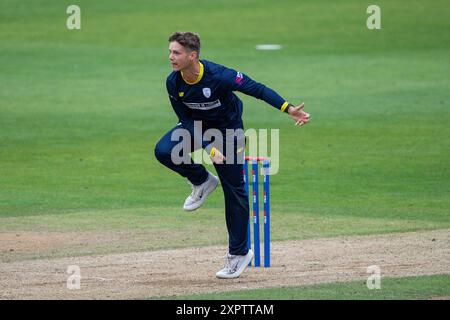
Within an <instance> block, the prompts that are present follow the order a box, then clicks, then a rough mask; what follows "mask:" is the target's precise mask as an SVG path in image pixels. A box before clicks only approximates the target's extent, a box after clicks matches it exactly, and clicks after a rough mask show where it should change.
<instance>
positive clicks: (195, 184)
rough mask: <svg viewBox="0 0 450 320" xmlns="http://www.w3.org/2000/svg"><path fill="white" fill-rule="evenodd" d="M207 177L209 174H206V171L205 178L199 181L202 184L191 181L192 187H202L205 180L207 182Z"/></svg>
mask: <svg viewBox="0 0 450 320" xmlns="http://www.w3.org/2000/svg"><path fill="white" fill-rule="evenodd" d="M208 177H209V173H208V171H206V177H205V178H204V179H203V180H201V181H202V182H200V183H198V184H197V183H193V182H192V181H191V183H192V184H193V185H194V186H200V185H202V184H204V183H205V182H206V180H208Z"/></svg>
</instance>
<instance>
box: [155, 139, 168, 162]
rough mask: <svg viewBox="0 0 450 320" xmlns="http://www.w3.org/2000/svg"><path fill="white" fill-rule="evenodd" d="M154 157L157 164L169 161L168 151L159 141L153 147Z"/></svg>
mask: <svg viewBox="0 0 450 320" xmlns="http://www.w3.org/2000/svg"><path fill="white" fill-rule="evenodd" d="M155 157H156V159H158V161H159V162H162V163H164V162H167V161H168V160H170V150H169V148H167V146H166V145H165V144H164V143H163V142H161V141H159V142H158V143H157V144H156V146H155Z"/></svg>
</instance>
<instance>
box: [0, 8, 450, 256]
mask: <svg viewBox="0 0 450 320" xmlns="http://www.w3.org/2000/svg"><path fill="white" fill-rule="evenodd" d="M187 3H189V5H188V4H187ZM70 4H74V2H73V1H61V0H36V1H32V2H30V1H25V0H0V43H1V46H0V83H1V85H0V232H2V233H3V232H21V231H30V232H61V233H71V232H85V233H92V234H103V233H107V234H117V233H120V232H122V233H126V234H128V235H130V236H127V239H131V240H129V241H128V242H127V241H121V242H120V243H113V244H111V245H102V246H97V247H96V246H94V245H93V246H91V247H89V248H87V249H86V250H84V251H82V252H81V251H77V250H76V249H74V250H73V251H70V250H69V251H64V252H40V253H38V254H32V255H27V256H22V257H20V256H18V255H16V256H14V255H8V259H22V258H27V259H28V258H40V257H56V256H61V255H77V254H78V255H79V254H95V253H109V252H127V251H132V250H152V249H164V248H176V247H191V246H194V245H195V246H204V245H212V244H224V245H225V244H226V239H227V234H226V230H225V221H224V209H223V196H222V193H221V192H220V191H218V192H215V193H214V194H213V195H212V196H211V197H210V198H209V199H208V201H207V203H206V205H205V206H204V208H202V209H200V210H199V211H198V212H197V213H196V214H186V213H185V212H183V211H182V209H181V206H182V203H183V201H184V198H185V196H187V194H188V193H189V192H190V188H189V186H188V185H187V183H185V182H184V181H183V180H182V179H180V178H179V177H178V176H177V175H175V174H173V173H171V172H169V171H168V170H167V169H165V168H164V167H163V166H162V165H160V164H159V163H158V162H157V160H156V159H155V157H154V155H153V148H154V146H155V144H156V142H157V141H158V140H159V138H160V137H161V136H162V135H163V134H164V133H165V132H166V131H167V130H169V129H170V128H171V127H172V126H174V125H175V124H176V117H175V115H174V113H173V111H172V108H171V107H170V105H169V100H168V97H167V93H166V89H165V78H166V76H167V75H168V73H169V72H170V67H169V65H168V62H167V60H168V59H167V56H168V49H167V47H168V43H167V38H168V36H169V34H170V33H172V32H173V31H176V30H193V31H196V32H198V33H200V35H201V37H202V44H203V46H202V52H201V56H202V58H204V59H210V60H213V61H216V62H218V63H221V64H224V65H227V66H229V67H233V68H235V69H238V70H240V71H242V72H245V73H247V74H249V75H250V76H251V77H253V78H254V79H256V80H258V81H260V82H262V83H264V84H266V85H268V86H270V87H272V88H273V89H275V90H277V91H278V92H279V93H280V94H281V95H282V96H283V97H285V98H286V99H288V100H290V101H292V102H293V103H299V102H301V101H305V103H306V108H305V110H307V111H308V112H310V113H311V115H312V121H311V123H310V124H308V125H307V126H304V127H301V128H298V127H295V126H294V125H293V123H292V122H291V120H290V119H289V118H288V117H287V116H286V115H283V114H280V113H279V112H278V111H277V110H275V109H274V108H272V107H270V106H268V105H266V104H265V103H264V102H262V101H257V100H255V99H253V98H251V97H246V96H244V95H242V94H239V96H240V97H241V98H242V99H243V100H244V109H245V110H244V122H245V126H246V128H256V129H258V128H266V129H279V130H280V171H279V173H278V174H277V175H276V176H273V177H272V179H271V203H272V221H271V222H272V240H274V241H278V240H288V239H305V238H320V237H331V236H339V235H364V234H379V233H389V232H403V231H414V230H426V229H442V228H449V227H450V210H449V208H450V126H449V123H450V109H449V106H450V90H449V88H450V60H449V58H448V57H449V56H450V32H449V31H450V21H449V20H448V17H449V16H450V7H449V6H448V3H447V1H443V0H442V1H438V0H435V1H427V2H423V1H378V2H377V4H378V5H379V6H380V7H381V12H382V15H381V17H382V22H381V23H382V29H381V30H376V31H374V30H368V29H367V28H366V19H367V17H368V14H367V13H366V8H367V6H368V5H369V4H370V3H368V2H366V1H356V0H349V1H340V2H339V3H336V2H335V1H320V2H319V1H312V0H308V1H297V0H289V1H285V0H282V1H258V0H249V1H237V0H227V1H225V0H219V1H208V0H204V1H192V2H187V1H181V0H174V1H170V2H167V1H156V0H155V1H137V0H130V1H119V0H108V1H107V0H89V1H88V0H79V1H76V4H78V5H79V6H80V7H81V19H82V22H81V26H82V29H81V30H72V31H69V30H67V29H66V19H67V17H68V15H67V14H66V8H67V6H68V5H70ZM264 43H277V44H281V45H282V46H283V49H282V50H280V51H257V50H255V46H256V45H257V44H264ZM133 235H136V237H137V238H136V239H138V241H137V240H136V241H133ZM2 256H3V257H5V256H6V255H2Z"/></svg>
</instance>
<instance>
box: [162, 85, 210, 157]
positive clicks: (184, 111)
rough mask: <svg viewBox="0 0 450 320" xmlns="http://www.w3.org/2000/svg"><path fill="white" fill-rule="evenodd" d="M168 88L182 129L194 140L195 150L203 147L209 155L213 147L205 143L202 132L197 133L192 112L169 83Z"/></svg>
mask: <svg viewBox="0 0 450 320" xmlns="http://www.w3.org/2000/svg"><path fill="white" fill-rule="evenodd" d="M166 87H167V93H168V94H169V100H170V103H171V105H172V108H173V110H174V111H175V114H176V115H177V117H178V120H179V122H180V123H181V125H182V127H183V128H184V129H186V130H188V131H189V133H190V135H191V137H192V138H193V139H192V140H193V141H194V144H195V146H194V147H195V149H197V148H199V147H200V146H201V147H202V148H203V149H205V150H206V151H207V152H208V153H210V152H211V149H212V147H210V146H209V145H208V142H207V141H203V139H202V136H203V133H202V132H201V131H200V130H199V132H195V130H196V129H195V126H194V119H192V111H191V110H190V109H189V108H188V107H186V106H185V105H184V104H183V103H182V102H181V100H180V98H179V97H177V93H176V90H175V89H174V88H173V87H172V86H171V85H170V84H169V82H166Z"/></svg>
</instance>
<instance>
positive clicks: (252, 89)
mask: <svg viewBox="0 0 450 320" xmlns="http://www.w3.org/2000/svg"><path fill="white" fill-rule="evenodd" d="M223 83H224V85H225V86H226V87H227V89H229V90H232V91H239V92H242V93H244V94H246V95H249V96H252V97H255V98H257V99H261V100H263V101H265V102H267V103H268V104H270V105H271V106H273V107H274V108H276V109H278V110H280V111H281V112H286V113H287V114H289V116H290V117H291V118H292V119H293V120H294V121H295V125H300V126H302V125H304V124H306V123H308V122H309V119H310V114H309V113H307V112H305V111H304V110H303V108H304V107H305V104H304V103H303V102H302V103H301V104H299V105H298V106H294V105H293V104H291V103H290V102H288V101H286V100H285V99H283V98H282V97H281V96H280V95H279V94H278V93H277V92H275V90H272V89H271V88H269V87H266V86H265V85H263V84H261V83H259V82H257V81H255V80H253V79H251V78H250V77H249V76H247V75H246V74H243V73H241V72H237V71H235V70H233V69H226V70H225V71H224V73H223Z"/></svg>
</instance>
